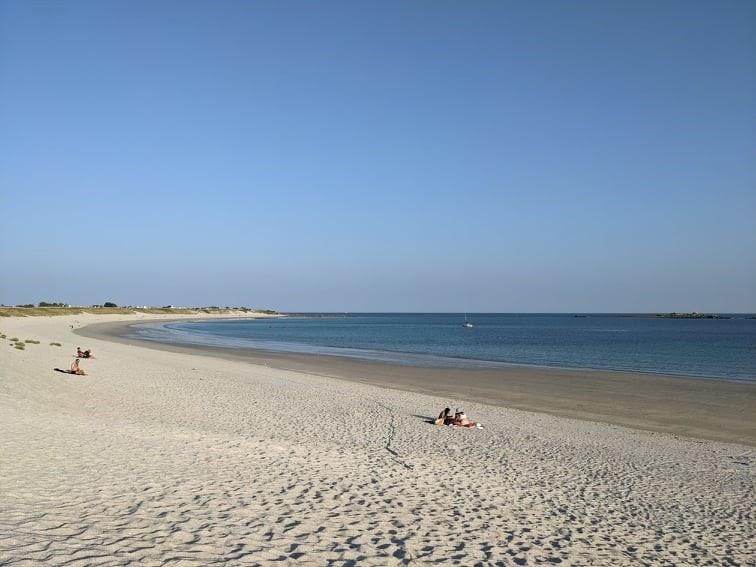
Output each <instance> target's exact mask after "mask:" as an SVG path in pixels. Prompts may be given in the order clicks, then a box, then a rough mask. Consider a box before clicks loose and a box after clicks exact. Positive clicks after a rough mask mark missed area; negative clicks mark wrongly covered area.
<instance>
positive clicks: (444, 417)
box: [434, 408, 452, 425]
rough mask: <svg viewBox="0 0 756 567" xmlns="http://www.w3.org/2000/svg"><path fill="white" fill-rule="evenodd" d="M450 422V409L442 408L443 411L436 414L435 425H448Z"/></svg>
mask: <svg viewBox="0 0 756 567" xmlns="http://www.w3.org/2000/svg"><path fill="white" fill-rule="evenodd" d="M451 422H452V416H451V408H444V410H443V411H442V412H441V413H440V414H438V419H437V420H436V421H434V423H435V424H436V425H450V424H451Z"/></svg>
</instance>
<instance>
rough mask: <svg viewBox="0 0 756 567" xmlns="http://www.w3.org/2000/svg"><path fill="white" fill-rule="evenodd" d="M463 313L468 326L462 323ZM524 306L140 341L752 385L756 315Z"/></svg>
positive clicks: (166, 331) (268, 323)
mask: <svg viewBox="0 0 756 567" xmlns="http://www.w3.org/2000/svg"><path fill="white" fill-rule="evenodd" d="M465 317H467V320H468V321H469V322H470V323H472V325H473V327H472V328H467V327H464V326H463V323H464V321H465ZM722 317H723V318H721V319H670V318H661V317H654V316H638V315H623V314H615V315H606V314H524V313H507V314H502V313H475V314H468V315H465V314H461V313H307V314H299V315H289V316H285V317H281V318H271V319H224V320H203V321H179V322H169V323H144V324H140V325H138V326H136V327H134V328H133V329H132V334H133V335H134V336H135V337H137V338H141V339H146V340H152V341H159V342H167V343H179V344H186V345H204V346H220V347H227V348H236V349H256V350H263V351H270V352H278V353H300V354H311V355H320V356H342V357H350V358H356V359H361V360H370V361H377V362H385V363H391V364H406V365H413V366H423V367H458V368H497V367H504V366H511V365H518V366H519V365H525V366H538V367H556V368H586V369H597V370H619V371H629V372H643V373H651V374H659V375H673V376H688V377H696V378H714V379H720V380H735V381H746V382H756V318H754V317H753V316H752V315H723V316H722Z"/></svg>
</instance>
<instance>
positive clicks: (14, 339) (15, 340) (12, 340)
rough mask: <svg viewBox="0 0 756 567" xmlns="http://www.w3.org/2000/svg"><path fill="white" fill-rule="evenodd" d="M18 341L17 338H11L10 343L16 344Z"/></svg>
mask: <svg viewBox="0 0 756 567" xmlns="http://www.w3.org/2000/svg"><path fill="white" fill-rule="evenodd" d="M18 340H19V339H18V337H13V338H12V339H11V342H12V343H17V342H18Z"/></svg>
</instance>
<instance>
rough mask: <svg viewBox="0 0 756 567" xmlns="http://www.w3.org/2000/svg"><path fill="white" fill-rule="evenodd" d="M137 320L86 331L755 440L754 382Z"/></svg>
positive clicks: (445, 394)
mask: <svg viewBox="0 0 756 567" xmlns="http://www.w3.org/2000/svg"><path fill="white" fill-rule="evenodd" d="M134 323H135V322H134V321H131V322H129V321H118V322H108V323H96V324H93V325H89V326H86V327H83V328H80V329H77V330H76V331H75V333H76V334H78V335H81V336H83V337H90V338H95V339H104V340H111V341H116V342H120V343H124V344H131V345H139V346H142V347H147V348H152V349H157V350H164V351H170V352H177V353H187V354H201V355H209V356H215V357H220V358H223V359H226V360H236V361H245V362H249V363H252V364H256V365H267V366H269V367H271V368H276V369H280V370H291V371H296V372H302V373H306V374H314V375H319V376H324V377H331V378H338V379H341V380H348V381H351V382H358V383H362V384H370V385H374V386H379V387H382V388H391V389H395V390H404V391H409V392H415V393H420V394H428V395H433V396H437V397H441V398H445V399H448V400H449V402H448V403H449V404H450V405H451V406H454V407H462V405H463V404H464V402H476V403H483V404H488V405H492V406H499V407H509V408H516V409H521V410H526V411H535V412H541V413H547V414H550V415H555V416H560V417H570V418H574V419H581V420H590V421H598V422H603V423H609V424H613V425H620V426H625V427H631V428H635V429H642V430H646V431H655V432H663V433H669V434H673V435H681V436H688V437H695V438H701V439H710V440H715V441H724V442H731V443H742V444H746V445H751V446H756V384H749V383H742V382H728V381H722V380H710V379H699V378H680V377H669V376H659V375H651V374H642V373H631V372H610V371H598V370H572V369H556V368H540V367H527V366H512V367H506V368H497V369H468V368H465V369H461V368H425V367H414V366H403V365H395V364H386V363H380V362H372V361H361V360H355V359H350V358H344V357H337V356H317V355H309V354H307V355H305V354H288V353H287V354H282V353H275V352H267V351H260V350H252V349H244V350H242V349H236V348H234V349H231V348H219V347H205V346H183V345H168V344H162V343H157V342H154V341H146V340H139V339H135V338H132V337H130V336H128V335H129V333H130V330H129V327H130V326H131V325H133V324H134Z"/></svg>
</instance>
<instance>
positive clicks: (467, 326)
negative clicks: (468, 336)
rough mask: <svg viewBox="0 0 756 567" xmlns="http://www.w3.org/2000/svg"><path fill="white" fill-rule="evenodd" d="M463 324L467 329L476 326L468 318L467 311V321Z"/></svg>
mask: <svg viewBox="0 0 756 567" xmlns="http://www.w3.org/2000/svg"><path fill="white" fill-rule="evenodd" d="M462 326H463V327H465V328H467V329H472V328H473V327H474V325H473V324H472V323H470V321H468V320H467V313H465V322H464V323H462Z"/></svg>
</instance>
